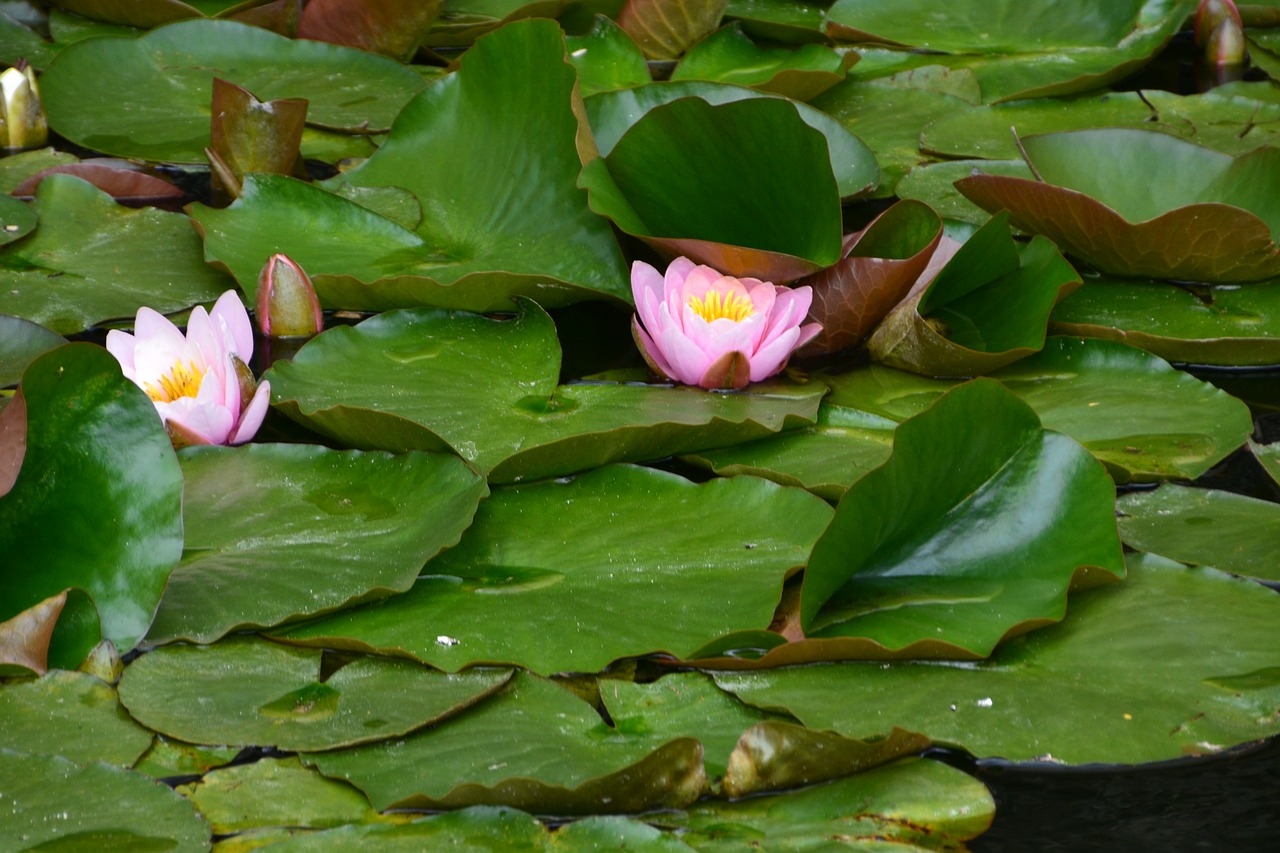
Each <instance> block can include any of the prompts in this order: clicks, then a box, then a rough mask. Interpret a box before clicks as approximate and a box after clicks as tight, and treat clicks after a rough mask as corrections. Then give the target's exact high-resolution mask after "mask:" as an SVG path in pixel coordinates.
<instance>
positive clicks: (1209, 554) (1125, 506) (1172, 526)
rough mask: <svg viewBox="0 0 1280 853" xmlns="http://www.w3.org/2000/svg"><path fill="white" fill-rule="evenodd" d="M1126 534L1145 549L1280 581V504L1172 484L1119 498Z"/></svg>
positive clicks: (1129, 542)
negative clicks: (1279, 546)
mask: <svg viewBox="0 0 1280 853" xmlns="http://www.w3.org/2000/svg"><path fill="white" fill-rule="evenodd" d="M1116 514H1117V517H1118V518H1119V524H1120V537H1121V538H1122V539H1124V542H1125V544H1126V545H1128V546H1129V547H1131V548H1135V549H1137V550H1139V551H1151V552H1154V553H1159V554H1160V555H1162V556H1165V557H1169V558H1171V559H1174V560H1178V561H1180V562H1183V563H1192V564H1195V565H1202V566H1213V567H1215V568H1218V569H1222V570H1223V571H1226V572H1234V573H1236V574H1238V575H1246V576H1248V577H1253V578H1259V579H1262V580H1267V581H1280V565H1277V564H1276V530H1277V529H1278V528H1280V504H1275V503H1272V502H1271V501H1264V500H1259V499H1257V498H1250V497H1246V496H1245V495H1237V494H1233V493H1232V492H1222V491H1217V490H1215V489H1195V488H1191V487H1189V486H1179V485H1175V484H1172V483H1166V484H1164V485H1162V486H1161V487H1160V488H1158V489H1156V490H1154V491H1150V492H1132V493H1130V494H1127V495H1124V496H1123V497H1121V498H1120V499H1119V500H1117V501H1116Z"/></svg>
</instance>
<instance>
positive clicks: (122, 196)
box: [13, 160, 189, 210]
mask: <svg viewBox="0 0 1280 853" xmlns="http://www.w3.org/2000/svg"><path fill="white" fill-rule="evenodd" d="M123 162H124V161H119V160H111V161H103V162H93V161H90V160H86V161H84V162H81V163H67V164H65V165H62V166H53V167H51V168H48V169H45V170H44V171H42V172H38V173H36V174H34V175H32V176H31V177H29V178H27V179H26V180H25V181H23V182H22V183H20V184H18V186H16V187H14V190H13V194H14V195H15V196H19V197H22V198H30V197H32V196H34V195H35V194H36V187H38V186H40V182H41V181H43V180H44V179H45V178H46V177H48V176H49V175H74V176H76V177H77V178H80V179H82V180H85V181H88V182H89V183H91V184H93V185H94V186H95V187H97V188H98V189H100V190H102V191H103V192H105V193H108V194H110V195H111V196H112V197H113V198H114V199H115V200H116V201H118V202H120V203H121V204H126V205H129V206H131V207H142V206H143V205H151V206H153V207H161V208H164V209H166V210H178V209H179V208H181V207H182V205H183V203H184V202H186V201H188V200H189V198H188V196H187V194H186V193H185V192H184V191H182V190H181V189H179V188H178V187H176V186H174V185H173V184H171V183H169V182H168V181H166V180H165V179H163V178H157V177H156V176H154V175H148V174H147V173H146V172H143V171H140V170H139V169H138V168H136V167H133V166H129V165H123V166H122V165H117V164H119V163H123Z"/></svg>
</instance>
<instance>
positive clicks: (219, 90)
mask: <svg viewBox="0 0 1280 853" xmlns="http://www.w3.org/2000/svg"><path fill="white" fill-rule="evenodd" d="M211 118H212V126H211V133H210V145H209V149H208V150H209V151H210V152H212V155H211V156H210V158H209V159H210V162H211V163H213V164H215V168H214V171H213V190H214V197H215V199H217V200H220V201H224V202H229V201H230V200H231V199H233V198H235V197H236V196H238V195H239V188H240V183H241V181H242V180H243V179H244V176H245V174H247V173H248V172H261V173H267V174H272V175H290V174H292V175H296V176H298V177H302V176H303V175H304V174H305V173H302V172H300V169H301V163H302V158H301V156H300V154H299V148H300V146H301V145H302V130H303V127H304V125H305V124H306V120H307V101H306V100H305V99H303V98H280V99H278V100H274V101H266V102H263V101H259V100H258V99H257V98H255V97H254V96H253V94H252V93H250V92H249V91H248V90H247V89H243V88H241V87H240V86H237V85H236V84H235V83H229V82H227V81H226V80H220V79H218V78H216V77H215V78H214V80H213V106H212V110H211Z"/></svg>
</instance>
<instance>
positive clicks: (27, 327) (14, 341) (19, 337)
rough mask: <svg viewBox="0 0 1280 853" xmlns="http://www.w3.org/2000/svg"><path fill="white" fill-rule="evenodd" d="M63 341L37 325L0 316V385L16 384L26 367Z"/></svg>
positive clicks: (57, 335)
mask: <svg viewBox="0 0 1280 853" xmlns="http://www.w3.org/2000/svg"><path fill="white" fill-rule="evenodd" d="M66 342H67V341H66V338H64V337H62V335H59V334H58V333H57V332H53V331H50V330H49V329H46V328H45V327H44V326H41V325H40V324H39V323H33V322H31V321H30V320H24V319H22V318H21V317H9V316H6V315H3V314H0V386H5V385H17V384H18V380H19V379H21V378H22V371H24V370H26V369H27V365H29V364H30V363H31V362H33V361H35V360H36V358H37V357H39V356H40V355H43V354H44V353H46V352H48V351H49V350H51V349H53V348H54V347H59V346H62V345H63V344H65V343H66Z"/></svg>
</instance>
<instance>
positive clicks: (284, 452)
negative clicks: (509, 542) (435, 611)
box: [147, 444, 488, 643]
mask: <svg viewBox="0 0 1280 853" xmlns="http://www.w3.org/2000/svg"><path fill="white" fill-rule="evenodd" d="M181 462H182V473H183V477H184V479H185V481H186V486H185V489H184V494H185V500H184V502H183V511H182V513H183V521H184V522H185V525H186V530H187V537H186V542H185V543H184V554H183V560H182V562H181V563H179V564H178V567H177V568H175V569H174V571H173V574H172V575H171V576H170V578H169V586H168V587H167V588H166V589H165V594H164V598H163V599H161V602H160V608H159V610H158V611H157V613H156V620H155V623H154V624H153V625H152V626H151V630H150V631H149V632H148V634H147V636H148V639H149V640H151V641H152V642H164V641H167V640H172V639H175V638H177V637H182V638H185V639H190V640H195V641H197V642H203V643H207V642H210V641H212V640H215V639H217V638H218V637H220V636H222V635H223V634H226V633H228V632H229V631H233V630H236V629H240V628H246V627H264V626H270V625H278V624H280V623H281V622H283V621H286V620H291V619H296V618H298V617H300V616H307V615H315V614H319V613H326V612H329V611H332V610H335V609H339V608H341V607H344V606H348V605H349V604H351V603H353V602H359V601H365V600H368V599H369V598H376V597H382V596H384V595H387V594H390V593H392V592H403V591H405V590H406V589H408V588H409V587H410V586H412V585H413V581H414V579H415V578H417V576H418V570H419V569H420V568H421V567H422V564H423V563H425V562H426V561H427V560H428V559H430V558H431V557H433V556H435V555H436V554H437V553H439V552H440V551H441V550H443V549H444V548H447V547H449V546H450V545H454V544H456V543H457V541H458V538H459V537H460V536H461V535H462V531H463V530H465V529H466V528H467V526H468V525H469V524H470V523H471V517H472V516H473V515H474V514H475V510H476V505H477V504H478V503H479V502H480V500H481V498H483V497H484V496H485V494H487V491H488V490H487V488H486V487H485V484H484V480H483V479H481V478H480V476H479V475H477V474H476V473H475V472H474V471H472V470H471V469H470V468H469V467H468V466H467V465H466V464H465V463H463V462H462V461H461V460H460V459H458V458H457V457H455V456H442V455H436V454H426V453H408V454H403V455H400V456H392V455H390V454H387V453H361V452H359V451H337V450H329V449H327V448H323V447H317V446H314V445H290V444H255V445H248V446H246V447H237V448H230V447H216V448H215V447H204V448H191V449H188V450H185V451H184V452H183V453H182V456H181Z"/></svg>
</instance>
